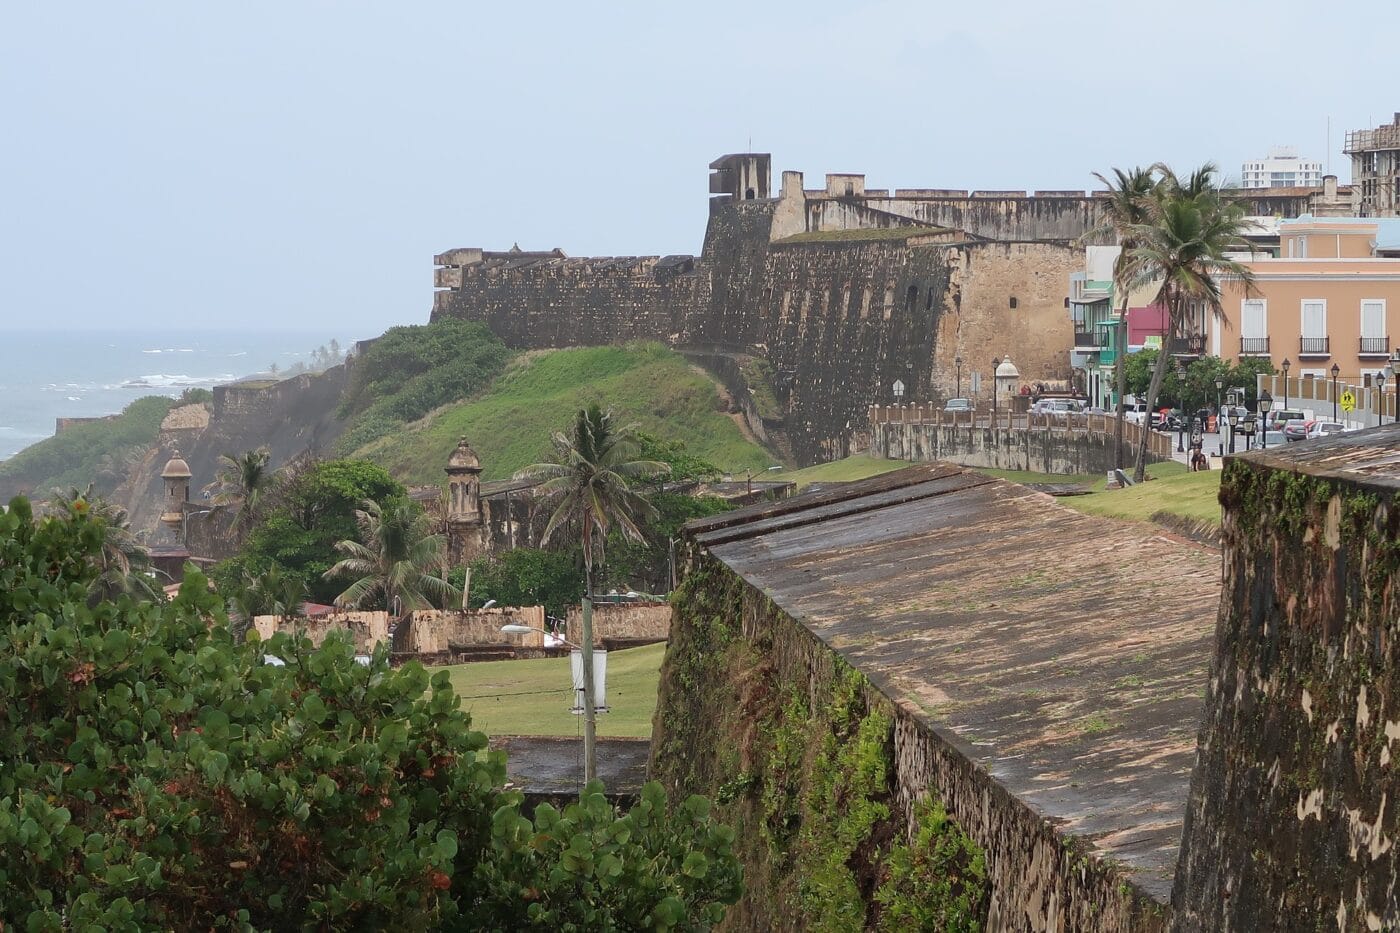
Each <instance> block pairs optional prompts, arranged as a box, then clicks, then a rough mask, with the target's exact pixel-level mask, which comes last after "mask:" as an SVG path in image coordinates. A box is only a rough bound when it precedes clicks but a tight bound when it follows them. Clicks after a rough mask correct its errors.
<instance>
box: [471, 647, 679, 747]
mask: <svg viewBox="0 0 1400 933" xmlns="http://www.w3.org/2000/svg"><path fill="white" fill-rule="evenodd" d="M665 653H666V646H665V645H664V644H660V645H647V646H646V647H644V648H629V649H627V650H626V651H613V652H610V653H609V654H608V682H607V690H608V705H609V706H610V707H611V708H612V712H609V713H604V714H601V715H600V716H599V717H598V734H599V735H615V736H632V737H643V738H644V737H646V736H649V735H651V716H652V713H654V712H655V711H656V690H657V684H658V682H659V680H660V674H661V658H662V656H663V655H665ZM445 670H446V671H447V672H448V673H449V674H450V675H451V677H452V686H453V687H454V688H456V690H457V693H458V695H459V696H461V697H462V708H463V709H465V710H467V711H468V712H470V713H471V715H472V727H473V728H476V729H480V730H482V731H483V732H485V733H486V734H487V735H575V734H578V733H579V730H580V729H582V727H583V724H582V722H581V720H580V719H579V717H578V716H575V715H574V714H572V713H570V712H569V711H568V710H569V707H570V706H571V705H573V689H572V686H571V684H572V681H571V680H570V673H569V659H568V658H533V659H530V660H523V661H482V662H480V663H476V664H457V665H453V666H452V667H448V668H445Z"/></svg>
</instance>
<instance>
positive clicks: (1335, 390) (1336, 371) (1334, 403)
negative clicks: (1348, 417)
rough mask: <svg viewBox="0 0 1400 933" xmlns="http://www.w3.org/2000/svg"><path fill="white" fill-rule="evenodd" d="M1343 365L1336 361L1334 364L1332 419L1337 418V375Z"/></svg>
mask: <svg viewBox="0 0 1400 933" xmlns="http://www.w3.org/2000/svg"><path fill="white" fill-rule="evenodd" d="M1341 371H1342V367H1340V366H1338V365H1337V364H1336V363H1333V364H1332V420H1333V421H1336V420H1337V376H1338V375H1339V374H1340V373H1341Z"/></svg>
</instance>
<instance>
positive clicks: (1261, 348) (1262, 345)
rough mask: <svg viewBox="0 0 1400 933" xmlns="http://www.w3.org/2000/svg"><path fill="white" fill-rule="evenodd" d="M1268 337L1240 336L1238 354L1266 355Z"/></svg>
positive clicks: (1267, 353) (1267, 351)
mask: <svg viewBox="0 0 1400 933" xmlns="http://www.w3.org/2000/svg"><path fill="white" fill-rule="evenodd" d="M1268 355H1269V338H1268V337H1241V338H1240V356H1268Z"/></svg>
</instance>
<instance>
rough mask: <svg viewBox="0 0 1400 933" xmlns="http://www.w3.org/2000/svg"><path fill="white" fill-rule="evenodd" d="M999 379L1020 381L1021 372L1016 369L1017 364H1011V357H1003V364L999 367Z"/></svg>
mask: <svg viewBox="0 0 1400 933" xmlns="http://www.w3.org/2000/svg"><path fill="white" fill-rule="evenodd" d="M997 378H998V379H1020V378H1021V371H1020V370H1019V369H1017V368H1016V364H1015V363H1013V362H1011V357H1009V356H1006V357H1002V360H1001V364H1000V365H999V366H997Z"/></svg>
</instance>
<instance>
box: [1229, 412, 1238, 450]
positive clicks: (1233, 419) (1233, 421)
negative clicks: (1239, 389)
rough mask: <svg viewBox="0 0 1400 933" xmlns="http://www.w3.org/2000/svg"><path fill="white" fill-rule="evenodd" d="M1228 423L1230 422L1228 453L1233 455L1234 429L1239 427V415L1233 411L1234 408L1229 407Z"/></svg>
mask: <svg viewBox="0 0 1400 933" xmlns="http://www.w3.org/2000/svg"><path fill="white" fill-rule="evenodd" d="M1229 422H1230V453H1234V452H1235V428H1237V427H1239V426H1240V413H1239V412H1238V411H1236V410H1235V408H1234V406H1231V407H1230V417H1229Z"/></svg>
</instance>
